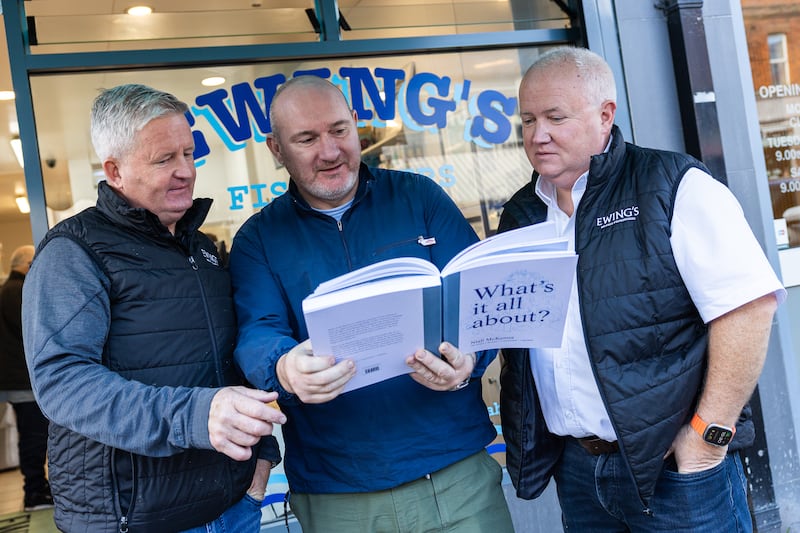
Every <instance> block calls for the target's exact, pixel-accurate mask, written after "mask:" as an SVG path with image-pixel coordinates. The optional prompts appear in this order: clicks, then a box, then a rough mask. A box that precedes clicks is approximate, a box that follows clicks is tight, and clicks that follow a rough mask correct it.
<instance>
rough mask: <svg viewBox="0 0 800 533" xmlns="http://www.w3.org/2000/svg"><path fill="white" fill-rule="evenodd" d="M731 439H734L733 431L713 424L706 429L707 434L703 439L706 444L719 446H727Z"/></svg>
mask: <svg viewBox="0 0 800 533" xmlns="http://www.w3.org/2000/svg"><path fill="white" fill-rule="evenodd" d="M731 438H733V431H731V430H730V429H728V428H726V427H722V426H715V425H713V424H710V425H709V426H708V427H707V428H706V434H705V435H703V439H705V441H706V442H709V443H711V444H716V445H717V446H725V445H727V444H728V443H729V442H730V441H731Z"/></svg>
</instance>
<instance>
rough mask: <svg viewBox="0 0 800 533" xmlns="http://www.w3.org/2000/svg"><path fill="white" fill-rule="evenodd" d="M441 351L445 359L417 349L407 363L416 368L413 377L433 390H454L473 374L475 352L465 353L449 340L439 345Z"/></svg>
mask: <svg viewBox="0 0 800 533" xmlns="http://www.w3.org/2000/svg"><path fill="white" fill-rule="evenodd" d="M439 353H441V354H442V355H443V356H444V359H442V358H441V357H438V356H436V355H433V354H432V353H431V352H429V351H428V350H417V352H416V353H415V354H414V355H412V356H410V357H409V358H408V359H406V364H407V365H408V366H410V367H411V368H413V369H414V372H413V373H412V374H411V378H412V379H413V380H414V381H416V382H417V383H419V384H420V385H424V386H425V387H428V388H429V389H432V390H436V391H449V390H454V389H455V388H456V387H458V386H459V385H460V384H461V383H463V382H464V381H466V380H467V379H468V378H469V377H470V376H471V375H472V370H473V369H474V368H475V354H471V353H470V354H463V353H461V351H460V350H459V349H458V348H456V347H455V346H453V345H452V344H450V343H449V342H443V343H442V344H440V345H439Z"/></svg>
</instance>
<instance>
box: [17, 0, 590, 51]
mask: <svg viewBox="0 0 800 533" xmlns="http://www.w3.org/2000/svg"><path fill="white" fill-rule="evenodd" d="M146 3H147V4H148V5H149V6H151V7H152V12H151V13H150V14H148V15H145V16H133V15H129V14H127V13H126V11H125V10H126V9H127V8H128V7H130V6H131V5H132V4H133V3H132V2H129V3H124V2H109V1H107V0H82V1H81V2H80V3H79V5H76V4H75V3H74V2H60V1H53V0H29V1H26V2H25V12H26V15H28V19H27V20H28V25H29V35H30V36H31V44H32V46H31V52H32V53H34V54H37V53H65V52H93V51H105V50H137V49H164V48H175V47H185V48H191V47H205V46H232V45H248V44H270V43H287V44H288V43H297V42H314V41H319V40H320V34H321V29H322V26H323V25H324V24H325V21H324V19H325V18H326V17H324V15H323V13H324V10H325V9H330V10H333V6H334V4H338V8H339V14H341V17H340V19H339V28H333V29H327V31H326V34H327V39H328V40H339V39H342V40H357V39H383V38H393V37H423V36H431V35H456V34H466V33H477V32H500V31H513V30H527V29H552V28H569V27H571V18H570V14H572V15H573V16H574V13H570V8H569V7H567V4H566V3H562V2H552V1H551V0H533V1H530V0H500V1H481V0H425V1H424V2H421V1H420V0H396V1H392V2H391V3H387V2H385V1H382V0H366V1H365V0H340V1H339V2H336V3H334V2H333V0H319V1H314V0H284V1H282V2H274V1H270V2H267V1H263V0H248V1H237V2H219V1H218V0H192V1H186V0H149V1H148V2H146ZM331 20H332V21H334V22H332V24H333V25H335V17H332V18H331Z"/></svg>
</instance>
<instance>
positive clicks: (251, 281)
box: [230, 76, 512, 533]
mask: <svg viewBox="0 0 800 533" xmlns="http://www.w3.org/2000/svg"><path fill="white" fill-rule="evenodd" d="M356 120H357V118H356V116H355V113H354V112H353V111H351V110H350V109H349V107H348V105H347V102H346V100H345V98H344V96H343V94H342V93H341V92H340V91H339V90H338V89H337V88H336V87H335V86H334V85H332V84H331V83H330V82H328V81H327V80H323V79H321V78H317V77H314V76H301V77H296V78H293V79H291V80H289V81H288V82H286V83H285V84H284V85H283V86H281V87H280V88H279V89H278V91H277V92H276V95H275V97H274V98H273V100H272V107H271V111H270V122H271V124H272V133H271V134H270V135H268V137H267V145H268V147H269V149H270V150H271V152H272V154H273V155H274V156H275V158H276V159H277V160H278V161H279V162H280V163H282V164H283V165H285V167H286V169H287V170H288V172H289V176H290V178H291V179H290V182H289V190H288V192H286V193H285V194H283V195H282V196H280V197H278V198H276V199H274V200H273V201H272V202H271V203H269V204H268V205H267V206H266V207H264V208H263V209H262V210H261V211H260V212H259V213H257V214H255V215H253V216H252V217H251V218H250V219H249V220H248V221H247V222H245V224H244V225H243V226H242V228H241V229H240V230H239V232H238V233H237V235H236V237H235V238H234V241H233V246H232V247H231V256H230V262H231V276H232V278H233V284H234V300H235V301H236V310H237V316H238V317H239V341H238V343H237V347H236V352H235V355H236V360H237V362H238V363H239V365H240V366H241V368H242V369H243V370H244V372H245V374H246V375H247V378H248V379H249V380H250V382H251V383H253V384H254V385H255V386H257V387H259V388H266V389H269V390H277V391H279V392H280V397H279V400H278V401H279V403H280V405H281V409H282V410H283V411H284V412H285V413H286V415H287V419H288V421H287V423H286V424H285V425H284V426H283V436H284V442H285V443H286V451H285V458H284V470H285V472H286V476H287V478H288V481H289V489H290V491H291V495H290V503H291V507H292V510H293V511H294V513H295V515H296V516H297V518H298V520H299V521H300V524H301V525H302V527H303V531H304V533H315V532H320V533H323V532H324V533H336V532H341V533H354V532H355V533H357V532H365V533H372V532H374V531H381V532H398V533H399V532H407V531H442V530H444V529H443V528H447V531H464V532H470V533H471V532H481V531H486V532H492V533H506V532H510V531H512V525H511V518H510V515H509V512H508V508H507V506H506V502H505V497H504V495H503V491H502V487H501V480H502V471H501V468H500V466H499V465H498V464H497V462H496V461H495V460H494V459H493V458H491V456H489V455H488V453H487V452H486V450H485V446H486V445H487V444H489V443H490V442H491V441H492V440H493V439H494V438H495V436H496V435H497V432H496V431H495V429H494V427H493V426H492V423H491V421H490V420H489V415H488V411H487V409H486V405H485V404H484V402H483V399H482V396H481V384H480V377H481V375H482V374H483V371H484V369H485V368H486V366H487V365H488V364H489V362H490V361H491V359H492V358H493V357H494V355H495V354H494V352H488V353H480V354H478V355H477V357H476V356H474V355H473V354H463V353H461V352H460V351H459V350H458V349H456V347H454V346H452V345H450V344H448V343H443V344H442V345H441V346H440V347H439V351H440V352H441V357H440V356H439V355H438V354H436V355H434V354H432V353H430V352H427V351H424V350H420V351H418V352H417V353H415V354H408V356H409V357H408V359H407V360H406V362H407V364H409V365H410V367H411V368H412V369H413V370H414V372H412V373H410V374H406V375H402V376H399V377H396V378H394V379H389V380H386V381H383V382H379V383H376V384H373V385H371V386H369V387H364V388H361V389H356V390H353V391H350V392H347V393H345V394H341V393H342V390H343V388H344V386H345V384H346V383H347V381H348V380H349V379H350V378H351V377H352V376H353V375H354V374H355V368H354V364H353V362H352V361H350V360H343V361H341V362H339V363H336V362H335V361H334V360H333V357H316V356H315V357H309V355H311V354H312V352H311V349H310V346H309V345H310V343H309V341H308V340H307V339H308V332H307V330H306V325H305V321H304V318H303V312H302V307H301V306H302V300H303V298H305V297H306V296H308V295H309V294H310V293H311V292H312V291H313V290H314V289H315V288H316V287H317V285H319V284H320V283H321V282H323V281H327V280H329V279H331V278H333V277H336V276H338V275H341V274H344V273H346V272H349V271H352V270H355V269H357V268H360V267H363V266H366V265H368V264H371V263H375V262H378V261H381V260H384V259H389V258H394V257H404V256H409V257H419V258H423V259H427V260H429V261H431V262H433V263H434V264H435V265H436V266H437V267H439V268H442V267H443V266H444V265H445V264H446V263H447V261H449V260H450V259H451V258H452V257H453V256H454V255H455V254H456V253H458V252H459V251H461V250H462V249H463V248H465V247H466V246H468V245H470V244H472V243H473V242H475V241H476V240H477V237H476V235H475V232H474V231H473V230H472V228H471V227H470V225H469V224H468V223H467V221H466V220H465V219H464V217H463V216H462V215H461V213H460V211H459V210H458V208H457V207H456V205H455V204H454V203H453V202H452V200H450V198H449V197H448V196H447V195H446V194H445V193H444V191H442V189H441V188H440V187H439V186H438V185H436V184H435V183H434V182H432V181H431V180H430V179H428V178H426V177H423V176H420V175H416V174H409V173H407V172H396V171H390V170H384V169H377V168H368V167H366V166H365V165H363V164H361V161H360V156H361V148H360V143H359V139H358V130H357V128H356ZM470 378H472V379H471V380H470Z"/></svg>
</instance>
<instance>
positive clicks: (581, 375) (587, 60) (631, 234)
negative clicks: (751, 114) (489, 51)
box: [499, 47, 785, 532]
mask: <svg viewBox="0 0 800 533" xmlns="http://www.w3.org/2000/svg"><path fill="white" fill-rule="evenodd" d="M615 111H616V88H615V82H614V76H613V74H612V71H611V69H610V68H609V66H608V65H607V64H606V62H605V61H604V60H603V59H602V58H601V57H600V56H599V55H597V54H595V53H593V52H591V51H589V50H586V49H582V48H571V47H560V48H557V49H554V50H551V51H549V52H546V53H544V54H542V55H541V56H539V57H538V58H537V60H536V61H535V62H534V63H533V65H531V66H530V68H529V69H528V70H527V72H526V73H525V75H524V76H523V78H522V81H521V83H520V87H519V112H520V117H521V121H522V132H523V143H524V149H525V152H526V154H527V156H528V159H529V160H530V162H531V164H532V166H533V168H534V172H533V178H532V181H531V182H530V183H528V184H527V185H525V186H524V187H522V189H520V190H519V191H518V192H517V193H516V194H514V196H513V197H512V198H511V199H510V200H509V201H508V202H507V203H506V204H505V207H504V210H503V213H502V216H501V219H500V223H499V230H500V231H506V230H510V229H513V228H516V227H520V226H525V225H528V224H536V223H539V222H542V221H545V220H551V221H555V223H556V225H557V227H558V228H560V232H561V233H562V234H563V235H565V236H568V238H569V241H570V243H571V246H572V247H573V248H574V250H575V251H576V252H577V254H578V257H579V259H578V265H577V271H576V276H575V281H574V283H573V289H572V295H571V299H570V303H569V308H568V312H567V317H566V326H565V333H564V337H563V342H562V344H561V346H560V347H559V348H553V349H535V350H534V349H531V350H530V351H529V350H520V349H517V350H502V352H501V361H502V371H501V402H500V414H501V418H502V424H503V435H504V437H505V439H506V443H507V455H506V461H507V465H508V472H509V474H510V476H511V479H512V481H513V484H514V486H515V488H516V490H517V494H518V495H519V496H520V497H522V498H528V499H529V498H533V497H536V496H538V495H539V494H540V493H541V492H542V491H543V490H544V488H545V487H546V486H547V484H548V481H549V480H550V478H551V477H553V478H554V479H555V482H556V488H557V493H558V499H559V502H560V504H561V510H562V513H563V515H562V516H563V522H564V526H565V529H566V530H569V531H572V530H574V531H593V532H604V531H605V532H611V531H614V532H617V531H750V530H751V524H752V523H751V518H750V513H749V510H748V504H747V491H746V482H745V477H744V473H743V470H742V463H741V460H740V457H739V454H738V453H737V450H741V449H742V448H743V447H746V446H749V445H750V444H751V443H752V442H753V435H754V430H753V423H752V421H751V420H750V417H749V415H750V410H749V408H748V407H747V403H748V400H749V398H750V396H751V394H752V392H753V390H754V387H755V386H756V382H757V380H758V377H759V374H760V371H761V368H762V366H763V363H764V359H765V356H766V351H767V341H768V338H769V335H770V329H771V324H772V318H773V314H774V312H775V309H776V306H777V305H778V304H779V303H780V302H781V301H782V300H783V299H784V298H785V290H784V289H783V287H782V285H781V283H780V281H779V280H778V278H777V276H776V275H775V272H774V271H773V269H772V267H771V266H770V264H769V262H768V261H767V259H766V257H765V255H764V253H763V251H762V249H761V247H760V246H759V243H758V242H757V241H756V239H755V237H754V235H753V233H752V231H751V230H750V228H749V226H748V224H747V221H746V220H745V217H744V215H743V212H742V209H741V207H740V205H739V204H738V202H737V200H736V199H735V197H734V196H733V194H732V193H731V192H730V191H729V190H728V189H727V188H726V187H725V185H723V184H722V183H721V182H719V181H717V180H716V179H714V178H713V177H712V176H711V175H710V174H709V173H708V171H707V170H706V169H705V167H704V166H703V164H702V163H701V162H699V161H698V160H696V159H694V158H692V157H690V156H688V155H684V154H679V153H673V152H666V151H658V150H653V149H647V148H641V147H638V146H636V145H633V144H628V143H626V142H625V140H624V139H623V137H622V133H621V131H620V129H619V128H618V127H617V126H616V125H615V124H614V115H615Z"/></svg>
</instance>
